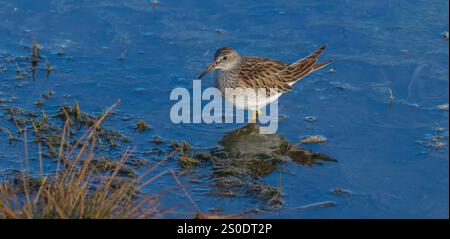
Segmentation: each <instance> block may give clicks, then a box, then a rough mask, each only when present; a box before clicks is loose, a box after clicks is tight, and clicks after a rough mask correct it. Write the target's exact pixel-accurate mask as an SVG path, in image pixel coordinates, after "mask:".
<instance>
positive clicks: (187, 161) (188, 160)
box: [178, 156, 200, 168]
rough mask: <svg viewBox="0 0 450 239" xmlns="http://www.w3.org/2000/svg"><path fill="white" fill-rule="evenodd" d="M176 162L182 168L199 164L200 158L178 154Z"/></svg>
mask: <svg viewBox="0 0 450 239" xmlns="http://www.w3.org/2000/svg"><path fill="white" fill-rule="evenodd" d="M178 162H179V163H180V165H181V167H183V168H192V167H194V166H197V165H200V160H198V159H196V158H194V157H189V156H179V157H178Z"/></svg>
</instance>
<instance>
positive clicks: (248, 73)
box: [198, 45, 332, 122]
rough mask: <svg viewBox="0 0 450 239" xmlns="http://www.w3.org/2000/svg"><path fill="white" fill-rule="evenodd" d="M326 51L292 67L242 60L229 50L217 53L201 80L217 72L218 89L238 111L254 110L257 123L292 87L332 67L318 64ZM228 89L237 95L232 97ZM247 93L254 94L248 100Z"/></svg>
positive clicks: (269, 61) (259, 59) (260, 59)
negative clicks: (263, 111)
mask: <svg viewBox="0 0 450 239" xmlns="http://www.w3.org/2000/svg"><path fill="white" fill-rule="evenodd" d="M326 48H327V45H323V46H321V47H320V48H318V49H317V50H316V51H314V52H313V53H311V54H310V55H308V56H306V57H304V58H302V59H300V60H297V61H296V62H294V63H291V64H289V63H285V62H282V61H277V60H272V59H268V58H264V57H259V56H241V55H240V54H239V53H238V52H237V51H236V50H235V49H233V48H231V47H227V46H226V47H222V48H220V49H218V50H217V51H216V53H215V54H214V60H213V62H212V63H211V64H210V65H209V66H208V67H207V68H206V69H205V70H204V71H203V72H202V73H201V75H200V76H199V77H198V79H202V78H204V77H205V76H206V75H207V74H208V73H209V72H212V71H215V70H217V71H216V74H215V76H214V78H215V87H216V88H217V89H219V91H220V92H221V94H222V95H223V96H224V97H225V99H226V100H228V101H230V102H233V104H234V105H235V106H236V107H237V108H240V109H247V110H252V111H253V114H252V117H251V121H252V122H255V120H257V118H258V115H261V114H262V112H261V110H260V109H261V108H263V107H265V106H266V105H267V104H270V103H271V102H273V101H275V100H277V99H278V98H279V97H280V96H281V95H282V94H284V93H286V92H289V91H291V90H292V86H293V85H294V84H295V83H296V82H298V81H299V80H301V79H302V78H304V77H305V76H307V75H308V74H310V73H312V72H314V71H317V70H319V69H322V68H323V67H325V66H327V65H329V64H330V63H332V61H331V60H328V61H325V62H322V63H318V58H319V56H320V55H321V54H322V53H323V52H324V50H325V49H326ZM227 89H232V90H236V91H234V92H233V93H232V94H230V93H229V92H230V91H227ZM247 89H250V91H246V92H254V93H253V94H250V95H247V96H246V97H247V98H245V97H243V93H242V92H244V91H245V90H247ZM257 90H264V91H257ZM239 92H241V93H239ZM259 92H265V94H264V93H259Z"/></svg>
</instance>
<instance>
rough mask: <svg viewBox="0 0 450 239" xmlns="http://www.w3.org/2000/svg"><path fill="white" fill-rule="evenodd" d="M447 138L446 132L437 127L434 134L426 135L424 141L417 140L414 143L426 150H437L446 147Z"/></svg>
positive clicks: (447, 133)
mask: <svg viewBox="0 0 450 239" xmlns="http://www.w3.org/2000/svg"><path fill="white" fill-rule="evenodd" d="M448 138H449V132H448V130H446V129H444V128H441V127H438V128H436V129H435V130H434V134H427V135H426V136H425V140H418V141H416V142H417V143H418V144H422V145H425V146H426V147H428V148H431V149H434V150H438V149H441V148H444V147H445V146H447V143H448Z"/></svg>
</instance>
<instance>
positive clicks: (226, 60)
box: [198, 47, 240, 79]
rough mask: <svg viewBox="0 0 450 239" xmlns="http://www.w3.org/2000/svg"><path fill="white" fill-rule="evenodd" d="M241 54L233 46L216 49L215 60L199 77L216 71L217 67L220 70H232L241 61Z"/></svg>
mask: <svg viewBox="0 0 450 239" xmlns="http://www.w3.org/2000/svg"><path fill="white" fill-rule="evenodd" d="M239 59H240V56H239V54H238V53H237V51H235V50H234V49H233V48H231V47H222V48H220V49H219V50H217V51H216V54H214V61H213V63H211V64H210V65H209V66H208V67H207V68H206V70H204V71H203V73H202V74H201V75H200V76H199V77H198V78H199V79H201V78H203V77H204V76H205V75H206V74H208V72H211V71H214V70H216V69H220V70H224V71H226V70H230V69H232V68H233V67H235V66H236V64H237V63H238V62H239Z"/></svg>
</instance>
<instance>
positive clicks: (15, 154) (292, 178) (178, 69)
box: [0, 0, 449, 218]
mask: <svg viewBox="0 0 450 239" xmlns="http://www.w3.org/2000/svg"><path fill="white" fill-rule="evenodd" d="M448 7H449V6H448V1H415V2H414V3H412V2H410V1H320V2H319V1H301V2H299V1H256V0H251V1H245V2H241V1H240V2H237V1H236V2H232V1H227V2H226V3H225V2H223V1H208V2H207V3H206V2H205V1H174V0H173V1H170V0H161V1H159V3H158V4H157V5H155V6H152V4H151V3H150V1H109V0H108V1H107V0H105V1H95V2H90V1H78V0H77V1H75V0H74V1H64V0H53V1H39V4H36V3H35V1H4V0H0V19H2V20H1V21H0V36H1V37H0V98H1V99H4V100H6V102H2V103H0V107H1V108H2V109H3V108H4V107H7V106H18V107H23V108H25V109H32V108H33V102H34V101H36V100H37V99H38V98H39V97H40V95H41V94H43V93H45V92H47V91H49V90H53V91H54V92H55V94H54V96H52V97H51V98H50V100H48V101H47V102H46V108H47V109H48V110H50V111H51V110H54V111H55V110H57V109H58V107H59V105H60V104H62V103H73V102H75V100H77V101H78V102H79V103H80V107H81V109H82V110H83V111H87V112H101V111H103V110H105V109H106V108H107V107H109V106H110V105H112V104H113V103H114V102H115V101H116V100H117V99H121V104H120V105H119V106H118V107H117V112H118V113H117V114H118V116H117V117H113V118H112V119H111V120H109V121H108V122H107V125H108V126H111V127H114V128H117V129H119V130H121V131H124V132H125V133H126V134H128V135H130V136H131V138H132V142H131V143H130V145H132V146H133V147H135V151H136V152H138V153H137V156H136V157H142V158H143V159H145V160H148V161H150V162H154V161H155V160H157V159H155V156H153V155H144V154H139V152H143V151H146V150H151V149H152V148H153V147H154V145H153V144H152V143H151V142H150V140H151V139H152V137H153V136H155V135H159V136H161V138H162V139H164V140H169V141H171V140H184V139H186V140H188V141H189V142H190V143H191V144H192V145H193V146H194V147H196V148H199V149H209V148H214V147H220V146H224V142H225V144H226V145H229V144H233V143H235V142H236V141H227V135H228V136H229V135H230V132H232V131H234V130H236V129H238V128H240V127H243V126H244V125H240V124H221V125H217V124H213V125H207V124H191V125H187V124H181V125H174V124H173V123H171V121H170V118H169V111H170V108H171V106H172V104H173V103H174V102H173V101H170V100H169V94H170V91H171V90H172V89H173V88H175V87H186V88H188V89H191V88H192V80H193V79H195V77H197V76H198V75H199V74H200V73H201V71H202V70H203V69H204V67H206V65H207V64H208V63H209V61H211V58H212V56H213V55H214V52H215V50H216V49H217V48H219V47H222V46H224V45H230V46H232V47H234V48H235V49H237V50H238V51H239V52H240V53H241V54H243V55H260V56H265V57H269V58H273V59H277V60H282V61H286V62H293V61H295V60H297V59H299V58H302V57H304V56H305V55H307V54H308V53H310V52H312V51H313V50H315V49H316V48H317V47H319V46H320V45H322V44H328V49H327V51H326V52H325V53H324V55H323V56H322V57H321V59H323V60H327V59H332V60H333V61H334V63H333V64H332V65H331V66H330V67H327V68H325V69H323V70H321V71H319V72H315V73H313V74H311V75H309V76H308V77H306V78H305V79H304V80H303V81H301V82H300V83H298V84H296V85H295V87H294V90H293V91H292V92H290V93H288V94H285V95H283V96H282V97H281V98H280V100H279V111H280V114H282V115H285V116H287V118H285V119H281V120H280V124H279V129H278V132H277V135H276V136H275V137H272V138H271V139H270V140H271V141H268V140H267V139H262V142H261V141H259V140H261V139H258V140H255V141H253V140H246V141H245V142H247V143H248V145H246V144H242V143H239V142H240V141H239V140H240V139H241V138H240V136H238V138H237V142H238V143H239V144H238V147H243V148H244V150H248V149H249V148H251V149H255V148H256V149H257V150H259V149H261V148H258V147H260V145H263V144H264V143H266V146H267V147H270V148H271V149H272V148H273V147H278V146H279V145H280V142H281V141H282V142H284V141H286V142H289V143H291V144H293V143H297V142H298V141H299V140H300V139H301V138H302V137H304V136H307V135H324V136H326V138H327V139H328V140H327V141H326V142H324V143H321V144H307V145H301V148H302V149H307V150H311V151H312V152H315V153H322V154H325V155H328V156H329V157H331V158H332V159H335V160H336V161H337V162H328V161H326V162H323V164H320V165H318V164H313V165H308V164H303V163H296V162H293V161H289V160H285V161H283V160H281V161H277V162H275V163H274V164H275V165H274V167H273V168H271V167H269V168H270V170H269V171H268V173H265V174H263V175H262V176H261V177H258V180H260V181H259V182H260V183H261V184H264V185H271V186H273V187H274V188H277V187H279V186H280V187H281V191H282V201H283V203H282V204H281V206H278V207H276V208H270V209H271V210H267V205H266V200H265V199H261V198H260V197H258V195H255V194H253V193H248V192H247V191H246V190H247V189H245V186H242V189H243V191H244V193H242V194H236V195H234V196H233V197H231V196H223V195H222V196H219V195H217V194H216V193H212V192H214V191H215V190H217V187H215V186H214V185H211V182H214V180H215V178H214V177H215V174H214V170H215V167H214V165H204V166H201V167H199V168H193V169H183V168H180V167H179V165H178V163H177V161H176V160H175V159H173V160H169V161H168V162H167V163H166V164H164V168H162V169H160V170H164V169H167V168H174V169H175V170H176V171H177V172H179V173H180V174H181V175H183V176H180V180H182V181H183V182H184V183H185V185H186V188H187V190H188V191H189V192H190V194H191V196H192V197H193V198H194V200H195V201H196V203H197V204H198V205H199V207H200V208H201V209H202V210H203V211H207V210H216V209H217V210H219V211H220V213H224V214H229V213H242V212H244V211H245V210H249V209H254V208H259V209H260V212H259V213H257V214H256V215H253V216H257V217H275V218H355V217H356V218H374V217H375V218H448V212H449V205H448V202H449V191H448V188H449V175H448V172H449V164H448V162H449V160H448V159H449V157H448V155H449V151H448V137H447V139H444V140H443V141H442V143H444V144H445V145H444V146H443V147H441V148H438V149H434V148H430V147H427V146H426V145H424V144H420V143H418V142H417V141H426V140H427V137H429V136H430V135H431V136H433V135H434V134H435V129H436V128H437V127H443V128H444V131H443V132H441V134H444V135H445V134H447V135H448V116H449V115H448V110H439V109H436V107H437V106H438V105H442V104H448V102H449V95H448V90H449V77H448V73H449V72H448V65H449V61H448V57H449V48H448V47H449V45H448V44H449V43H448V40H446V39H444V38H443V37H442V36H441V33H442V32H444V31H448V28H449V26H448V21H449V14H448V10H447V9H448ZM33 37H34V38H36V39H37V40H38V41H39V42H40V44H41V45H42V47H43V49H42V51H41V55H42V56H45V57H47V58H48V60H49V62H50V64H51V65H52V67H53V68H54V70H53V71H52V72H51V73H50V74H49V75H48V76H47V72H46V71H45V69H38V70H37V72H36V74H35V77H34V78H35V79H34V80H32V77H31V75H27V76H25V77H24V79H19V80H18V79H15V76H16V69H17V66H19V68H21V69H23V70H26V69H28V70H29V68H30V66H29V62H26V61H21V60H18V59H16V60H14V61H12V62H9V61H7V60H5V59H7V58H14V57H22V56H29V54H30V49H29V47H30V46H31V44H32V39H33ZM40 67H44V68H45V64H43V63H42V62H41V63H40ZM330 69H333V71H332V72H330ZM211 82H212V81H211V76H208V77H207V78H206V79H205V80H204V85H205V86H206V85H208V84H211ZM389 89H391V91H392V94H393V97H394V100H393V102H389V99H388V92H389ZM12 97H15V98H16V100H14V98H12ZM8 100H11V101H14V102H9V101H8ZM0 102H1V101H0ZM1 114H2V117H1V118H0V128H2V129H5V128H8V129H11V131H13V132H15V131H16V130H17V129H16V127H15V125H14V124H12V123H11V122H10V121H9V120H7V119H6V116H5V114H4V111H3V110H2V112H1ZM124 116H127V117H130V119H131V120H123V119H122V118H123V117H124ZM308 116H313V117H316V118H317V120H316V121H314V122H308V121H305V117H308ZM137 119H144V120H146V121H147V122H149V123H150V125H151V127H152V129H151V130H149V131H146V132H144V133H138V132H136V131H135V130H134V121H135V120H137ZM231 134H232V133H231ZM228 139H229V137H228ZM281 139H283V140H281ZM227 142H228V143H229V144H227ZM230 142H231V143H230ZM30 150H31V151H33V152H36V150H37V149H36V147H35V146H33V145H30ZM23 152H24V148H23V143H21V142H18V143H12V144H10V143H9V142H8V136H7V134H5V133H4V131H2V132H1V133H0V167H1V169H2V171H5V170H7V169H10V168H20V167H21V166H22V165H21V164H22V160H21V159H22V158H23V155H24V153H23ZM115 153H116V154H118V153H119V152H115ZM53 163H54V162H52V161H51V160H48V161H46V162H45V164H46V166H47V167H48V168H52V165H53ZM33 164H36V162H34V163H33ZM269 166H270V165H269ZM257 167H258V166H257ZM249 176H251V175H249ZM193 178H196V179H195V180H194V179H193ZM250 181H251V180H249V182H250ZM156 183H157V187H156V188H150V189H149V190H152V191H153V190H154V191H158V190H161V189H164V188H170V187H171V186H173V185H175V182H174V180H173V178H172V177H170V176H164V177H161V178H160V179H159V180H158V181H157V182H156ZM246 185H247V184H246ZM336 188H337V189H343V190H344V191H345V192H347V191H349V192H350V193H335V192H334V191H333V190H334V189H336ZM338 192H339V190H338ZM164 198H165V202H166V203H167V204H168V205H167V207H170V206H171V205H176V206H177V211H179V213H180V214H179V215H178V216H189V214H184V213H186V212H191V211H193V208H192V205H191V204H190V203H189V201H188V200H187V199H186V197H185V195H184V194H183V193H182V192H181V191H180V190H174V191H170V192H169V193H168V194H166V195H165V196H164ZM322 202H332V204H333V205H334V206H330V207H328V206H327V207H318V208H316V207H308V205H314V204H316V203H322ZM327 205H329V204H327ZM222 209H223V211H222Z"/></svg>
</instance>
